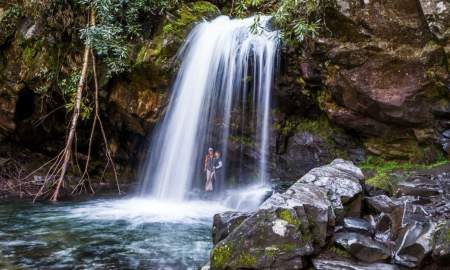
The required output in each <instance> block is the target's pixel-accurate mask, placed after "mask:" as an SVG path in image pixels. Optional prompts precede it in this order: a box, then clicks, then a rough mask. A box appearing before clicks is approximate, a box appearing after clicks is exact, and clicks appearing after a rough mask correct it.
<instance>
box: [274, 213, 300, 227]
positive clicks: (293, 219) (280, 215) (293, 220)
mask: <svg viewBox="0 0 450 270" xmlns="http://www.w3.org/2000/svg"><path fill="white" fill-rule="evenodd" d="M277 216H278V218H280V219H282V220H284V221H287V223H289V224H291V225H296V226H297V225H300V220H299V219H298V218H297V217H295V216H294V215H293V214H292V213H291V211H290V210H288V209H283V210H280V211H279V212H278V213H277Z"/></svg>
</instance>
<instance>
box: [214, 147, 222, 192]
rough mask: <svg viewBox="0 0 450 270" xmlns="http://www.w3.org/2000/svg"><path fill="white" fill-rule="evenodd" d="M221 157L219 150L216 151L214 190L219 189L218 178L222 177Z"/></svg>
mask: <svg viewBox="0 0 450 270" xmlns="http://www.w3.org/2000/svg"><path fill="white" fill-rule="evenodd" d="M222 167H223V165H222V159H221V158H220V152H219V151H216V153H215V154H214V182H213V186H214V190H216V191H218V190H219V183H220V179H221V178H222Z"/></svg>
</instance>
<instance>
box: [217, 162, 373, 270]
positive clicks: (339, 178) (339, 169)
mask: <svg viewBox="0 0 450 270" xmlns="http://www.w3.org/2000/svg"><path fill="white" fill-rule="evenodd" d="M363 178H364V176H363V174H362V172H361V170H360V169H359V168H358V167H356V166H354V165H353V163H352V162H349V161H345V160H340V159H337V160H334V161H333V162H331V163H330V164H329V165H326V166H322V167H318V168H315V169H312V170H311V171H310V172H308V173H307V174H306V175H305V176H303V177H302V178H301V179H300V180H298V181H297V182H296V183H295V184H293V185H292V186H291V187H290V188H289V189H288V190H287V191H286V192H284V193H282V194H279V193H276V194H274V195H272V196H271V197H270V198H269V199H268V200H266V201H265V202H264V203H263V204H262V205H261V206H260V207H259V208H258V209H257V210H256V212H255V213H253V214H252V215H251V216H250V217H248V218H247V219H245V220H244V221H243V222H242V223H241V224H240V225H239V226H237V227H236V229H235V230H233V231H232V232H231V233H229V234H228V236H227V237H226V238H225V239H223V240H222V241H220V242H219V243H218V244H217V245H216V246H215V247H214V249H213V250H212V252H211V257H210V259H211V268H212V269H242V268H245V269H301V268H302V267H303V266H304V259H303V257H305V256H308V255H313V254H316V253H318V252H319V251H320V250H321V248H323V247H324V246H325V245H326V242H327V241H326V240H327V237H328V236H330V235H332V234H333V231H334V230H333V227H334V225H335V223H336V216H335V213H340V215H341V217H342V218H343V217H344V216H345V212H346V211H344V206H345V207H347V206H349V207H350V208H351V210H350V213H353V214H355V215H359V211H360V207H361V202H360V199H361V198H360V195H361V193H362V187H361V184H360V181H361V180H362V179H363ZM355 201H358V203H357V204H355V203H354V202H355ZM355 205H356V206H355ZM348 223H350V222H348Z"/></svg>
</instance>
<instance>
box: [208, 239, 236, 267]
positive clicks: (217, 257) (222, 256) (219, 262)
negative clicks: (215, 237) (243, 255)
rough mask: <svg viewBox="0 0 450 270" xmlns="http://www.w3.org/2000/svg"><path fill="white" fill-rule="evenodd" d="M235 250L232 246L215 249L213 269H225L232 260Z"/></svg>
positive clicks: (212, 259) (213, 252) (212, 261)
mask: <svg viewBox="0 0 450 270" xmlns="http://www.w3.org/2000/svg"><path fill="white" fill-rule="evenodd" d="M232 253H233V249H232V248H231V246H230V245H221V246H218V247H216V248H214V249H213V251H212V254H211V267H212V268H213V269H216V268H219V269H221V268H223V267H224V266H225V265H226V264H227V263H228V262H229V261H230V259H231V255H232Z"/></svg>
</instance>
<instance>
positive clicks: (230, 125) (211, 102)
mask: <svg viewBox="0 0 450 270" xmlns="http://www.w3.org/2000/svg"><path fill="white" fill-rule="evenodd" d="M269 19H270V18H269V17H261V18H260V23H259V25H260V27H257V29H256V31H255V29H253V28H252V25H254V21H255V20H254V18H247V19H230V18H228V17H226V16H220V17H218V18H216V19H214V20H213V21H211V22H202V23H200V24H198V25H197V26H196V27H195V28H194V29H193V30H192V31H191V33H190V34H189V36H188V38H187V40H186V42H185V44H184V45H183V47H182V48H181V49H180V52H179V57H180V59H181V66H180V69H179V71H178V74H177V77H176V80H175V82H174V85H173V87H172V93H171V99H170V102H169V104H168V108H167V112H166V114H165V116H164V119H163V120H162V122H161V124H160V126H159V127H158V128H157V134H155V136H154V137H153V139H152V143H151V146H150V147H151V148H150V153H149V154H148V157H147V161H146V164H145V168H144V170H143V174H142V178H143V179H142V186H141V192H142V194H143V195H144V194H150V195H151V196H154V197H156V198H159V199H168V200H182V199H183V198H184V197H185V195H186V192H187V191H188V190H189V189H190V188H191V185H192V183H193V182H194V181H197V183H202V181H203V178H204V177H203V160H204V157H205V154H206V149H207V148H208V147H210V146H212V147H214V148H215V149H218V150H220V151H221V153H222V154H223V155H222V159H223V161H224V164H225V166H224V170H228V171H231V170H230V166H229V164H227V163H228V155H229V151H228V147H229V145H228V144H229V142H230V138H232V136H243V134H246V136H250V138H251V139H252V141H254V142H255V147H256V149H258V152H259V153H258V162H257V164H254V167H255V171H256V172H257V174H258V179H259V181H265V179H266V178H267V159H268V157H267V156H268V147H269V143H268V142H269V132H270V98H271V97H270V94H271V88H272V84H273V76H274V69H275V65H276V58H277V57H276V56H277V51H278V50H277V48H278V42H279V39H278V35H279V33H278V32H277V31H271V30H270V29H269ZM251 28H252V29H253V31H251V30H250V29H251ZM236 126H239V127H238V128H235V127H236ZM248 130H252V131H253V132H249V131H248ZM247 133H251V134H247ZM238 143H239V142H238ZM241 143H242V142H241ZM239 147H241V149H242V145H241V146H239ZM241 152H242V151H241ZM228 171H224V173H222V175H225V176H224V177H226V176H227V172H228ZM202 177H203V178H202ZM199 179H200V180H199ZM217 181H220V180H217Z"/></svg>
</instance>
